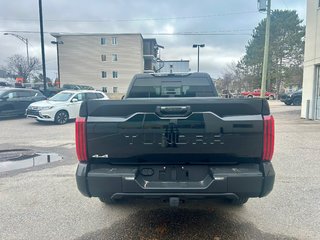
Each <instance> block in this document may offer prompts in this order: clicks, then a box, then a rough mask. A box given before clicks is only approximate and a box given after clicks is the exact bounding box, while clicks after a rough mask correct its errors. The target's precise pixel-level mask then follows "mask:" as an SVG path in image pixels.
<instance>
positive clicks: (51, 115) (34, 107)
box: [26, 90, 109, 124]
mask: <svg viewBox="0 0 320 240" xmlns="http://www.w3.org/2000/svg"><path fill="white" fill-rule="evenodd" d="M90 99H109V98H108V97H107V96H106V95H105V94H104V93H103V92H99V91H94V90H82V91H76V90H67V91H62V92H59V93H58V94H56V95H54V96H53V97H51V98H49V99H48V100H44V101H39V102H35V103H32V104H30V105H29V107H28V108H27V110H26V115H27V117H29V118H35V119H36V120H37V121H39V122H40V121H45V122H55V123H56V124H65V123H67V122H68V120H69V119H74V118H76V117H77V116H78V115H79V110H80V106H81V103H82V102H83V101H84V100H90Z"/></svg>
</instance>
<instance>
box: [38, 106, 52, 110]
mask: <svg viewBox="0 0 320 240" xmlns="http://www.w3.org/2000/svg"><path fill="white" fill-rule="evenodd" d="M52 108H53V106H47V107H40V108H39V110H49V109H52Z"/></svg>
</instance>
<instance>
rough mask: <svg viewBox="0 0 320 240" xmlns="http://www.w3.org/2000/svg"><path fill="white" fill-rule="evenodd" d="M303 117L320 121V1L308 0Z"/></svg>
mask: <svg viewBox="0 0 320 240" xmlns="http://www.w3.org/2000/svg"><path fill="white" fill-rule="evenodd" d="M307 115H308V116H307ZM301 117H302V118H309V119H318V120H319V119H320V0H307V19H306V37H305V55H304V70H303V92H302V108H301Z"/></svg>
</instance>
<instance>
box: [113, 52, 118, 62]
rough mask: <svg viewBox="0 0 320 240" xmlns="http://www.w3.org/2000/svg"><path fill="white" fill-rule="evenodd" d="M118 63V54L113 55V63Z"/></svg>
mask: <svg viewBox="0 0 320 240" xmlns="http://www.w3.org/2000/svg"><path fill="white" fill-rule="evenodd" d="M116 61H118V54H112V62H116Z"/></svg>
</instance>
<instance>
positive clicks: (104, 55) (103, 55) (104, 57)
mask: <svg viewBox="0 0 320 240" xmlns="http://www.w3.org/2000/svg"><path fill="white" fill-rule="evenodd" d="M101 61H102V62H105V61H107V55H106V54H101Z"/></svg>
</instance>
